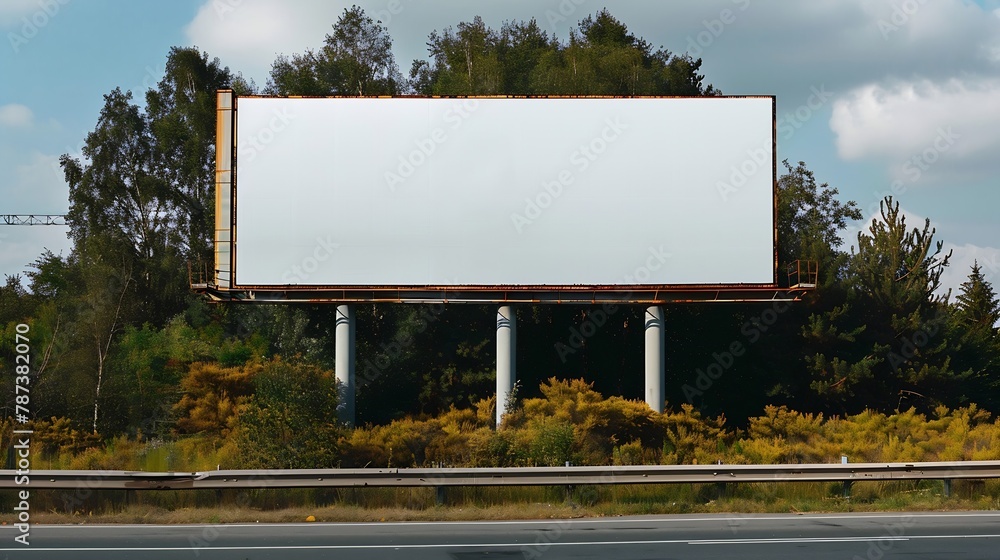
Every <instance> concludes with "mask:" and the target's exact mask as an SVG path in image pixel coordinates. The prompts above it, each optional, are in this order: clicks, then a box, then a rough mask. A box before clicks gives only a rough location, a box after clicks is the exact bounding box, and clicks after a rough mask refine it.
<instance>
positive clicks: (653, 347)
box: [645, 305, 667, 412]
mask: <svg viewBox="0 0 1000 560" xmlns="http://www.w3.org/2000/svg"><path fill="white" fill-rule="evenodd" d="M645 320H646V404H648V405H649V408H652V409H653V410H654V411H656V412H663V402H664V399H665V393H664V387H663V386H664V380H665V378H666V360H665V356H664V355H665V354H666V346H667V342H666V337H665V336H664V328H663V325H664V321H663V307H661V306H659V305H654V306H651V307H648V308H646V319H645Z"/></svg>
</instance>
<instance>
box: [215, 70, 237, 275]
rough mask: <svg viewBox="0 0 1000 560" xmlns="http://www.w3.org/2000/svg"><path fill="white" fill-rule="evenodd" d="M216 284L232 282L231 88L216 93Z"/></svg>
mask: <svg viewBox="0 0 1000 560" xmlns="http://www.w3.org/2000/svg"><path fill="white" fill-rule="evenodd" d="M215 103H216V105H215V108H216V117H215V236H214V239H213V241H214V245H215V274H214V276H215V285H216V286H219V287H220V288H229V287H231V286H232V260H231V259H232V241H233V239H232V216H231V209H232V190H233V165H232V164H233V92H232V90H223V91H219V92H217V93H216V102H215Z"/></svg>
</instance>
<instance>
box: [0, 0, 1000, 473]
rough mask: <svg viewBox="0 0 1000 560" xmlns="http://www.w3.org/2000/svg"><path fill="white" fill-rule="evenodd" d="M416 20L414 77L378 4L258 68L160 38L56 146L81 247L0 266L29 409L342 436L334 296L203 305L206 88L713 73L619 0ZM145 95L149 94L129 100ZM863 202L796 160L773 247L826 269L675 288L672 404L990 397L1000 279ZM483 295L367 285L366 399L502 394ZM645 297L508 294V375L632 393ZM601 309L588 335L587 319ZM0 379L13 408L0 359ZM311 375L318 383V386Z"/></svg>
mask: <svg viewBox="0 0 1000 560" xmlns="http://www.w3.org/2000/svg"><path fill="white" fill-rule="evenodd" d="M427 45H428V55H429V56H428V58H427V59H424V60H415V61H413V63H412V65H411V66H410V69H409V72H408V75H407V76H406V77H404V76H403V75H402V73H401V71H400V69H399V67H398V65H397V63H396V61H395V59H394V57H393V54H392V50H391V47H392V40H391V37H390V36H389V34H388V32H387V30H386V29H385V27H384V26H382V25H381V24H380V23H379V22H377V21H375V20H373V19H372V18H371V17H370V16H368V15H366V14H365V12H364V11H363V10H362V9H360V8H358V7H352V8H350V9H347V10H345V11H344V12H343V14H342V15H341V16H340V17H339V19H338V20H337V21H336V22H335V23H334V24H333V25H332V28H331V32H330V33H329V34H328V35H327V36H326V37H325V40H324V41H323V42H322V43H321V44H319V45H318V46H317V48H316V49H314V50H307V51H305V52H303V53H296V54H290V55H282V56H278V57H277V58H276V59H275V61H274V63H273V65H272V69H271V72H270V75H269V77H268V79H267V83H266V84H265V85H264V86H263V87H258V86H257V85H256V84H255V83H254V82H253V81H251V80H247V79H245V78H243V76H242V75H241V74H239V73H236V72H233V71H231V70H230V69H229V68H228V67H226V66H224V65H223V64H222V62H221V61H219V60H218V59H215V58H211V57H210V56H209V55H208V54H207V53H205V52H202V51H200V50H198V49H197V48H187V47H174V48H172V49H171V50H170V52H169V53H168V55H167V64H166V71H165V74H164V77H163V79H162V80H161V81H160V82H159V83H158V84H157V85H156V86H155V87H153V88H150V89H149V90H148V91H145V92H130V91H121V90H120V89H115V90H113V91H111V92H109V93H108V94H107V95H105V96H104V101H105V102H104V106H103V108H102V109H101V111H100V114H99V115H98V117H97V122H96V124H95V127H94V130H93V131H92V132H90V133H88V134H87V137H86V139H85V143H84V148H83V150H82V154H83V158H73V157H71V156H69V155H64V156H63V157H62V158H61V160H60V162H61V165H62V169H63V171H64V174H65V179H66V183H67V185H68V191H69V200H70V209H69V215H68V223H69V224H70V232H69V235H70V238H71V239H72V242H73V248H72V250H71V251H70V253H69V254H68V255H55V254H53V253H51V252H48V251H46V252H44V253H43V254H41V255H40V256H39V257H38V258H37V259H36V260H35V261H34V262H33V263H32V264H31V269H30V271H29V272H28V273H27V274H26V276H25V277H21V276H12V277H8V278H7V279H6V283H5V285H4V286H2V287H0V327H2V328H3V329H4V331H3V333H2V340H0V353H2V354H3V361H2V363H3V364H4V365H3V367H4V371H5V372H7V364H11V363H12V361H13V360H12V356H13V352H14V349H13V341H14V336H13V332H14V328H15V326H16V325H17V324H18V323H23V322H27V323H29V324H30V325H31V328H32V336H33V342H32V344H33V351H34V352H35V355H34V356H33V376H34V377H33V387H32V400H33V403H34V410H35V412H36V415H37V416H38V417H39V418H40V419H44V420H45V421H46V422H50V423H53V424H55V425H58V426H60V428H59V430H60V433H65V434H68V435H66V436H65V437H66V438H68V441H70V442H72V441H77V440H79V441H82V442H87V441H91V440H92V439H93V434H99V435H100V437H103V438H111V437H114V436H122V435H125V436H128V437H135V438H140V439H147V438H174V437H178V436H180V435H184V434H194V433H202V432H205V431H210V432H212V433H217V434H219V435H220V437H229V436H230V435H232V436H233V437H234V438H237V439H238V440H239V441H242V442H243V444H244V445H251V446H258V447H260V446H267V445H271V446H272V447H273V446H274V443H275V442H284V443H287V444H288V445H289V446H292V448H294V449H311V450H313V451H312V452H315V453H317V454H319V455H317V456H322V453H324V450H329V449H330V448H332V447H331V446H335V445H336V442H335V441H334V439H335V437H334V435H333V434H334V432H332V431H330V430H332V427H330V424H329V423H330V422H332V421H333V420H332V416H331V415H333V413H332V411H333V408H331V407H334V406H335V405H336V402H335V401H336V394H335V393H336V392H335V391H334V390H332V389H331V383H332V382H331V381H330V379H331V377H330V372H331V371H332V369H333V366H334V359H333V345H334V338H335V337H334V332H333V329H334V317H333V308H332V306H310V305H295V306H267V305H255V306H233V307H230V306H224V305H222V306H211V305H208V304H206V303H205V302H203V301H201V300H199V299H198V298H197V297H195V296H194V295H192V294H191V292H190V291H189V282H188V281H189V276H188V270H189V269H188V265H189V263H194V264H193V266H194V268H195V269H199V268H201V267H203V266H204V263H209V262H211V259H212V233H213V227H214V193H213V185H214V134H215V91H216V90H218V89H222V88H232V89H234V90H235V91H236V93H237V94H253V93H265V94H276V95H395V94H404V93H415V94H421V95H491V94H511V95H528V94H532V95H545V94H566V95H572V94H580V95H717V94H719V93H720V92H719V91H718V90H717V89H716V88H714V87H713V86H712V85H710V84H705V83H704V76H703V75H702V74H700V73H699V72H700V71H701V67H702V60H701V59H694V58H692V57H691V56H689V55H687V54H677V53H671V52H669V51H666V50H664V49H663V48H654V47H653V46H652V44H650V43H649V42H647V41H646V40H645V39H643V38H640V37H636V36H635V35H634V34H632V33H631V32H629V30H628V28H627V26H626V25H625V24H624V23H623V22H621V21H619V20H618V19H616V18H615V17H614V16H613V15H612V14H611V13H610V12H609V11H607V10H602V11H600V12H598V13H596V14H594V15H591V16H587V17H585V18H584V19H583V20H582V21H580V22H579V25H578V26H577V28H576V29H574V30H573V31H572V32H571V34H570V36H569V39H568V40H565V41H563V40H559V39H558V38H556V37H555V36H553V35H549V34H547V33H546V32H544V31H542V30H541V29H540V28H539V26H538V24H537V22H535V21H534V20H530V21H514V22H504V23H503V24H502V26H501V27H500V28H499V29H493V28H491V27H489V26H487V25H486V24H485V23H484V22H483V20H482V19H480V18H478V17H477V18H474V19H473V20H472V21H470V22H460V23H458V24H457V25H456V26H454V27H446V28H444V29H442V30H440V31H434V32H432V33H430V35H429V36H428V42H427ZM135 95H143V96H144V101H145V103H144V104H143V105H142V106H140V104H139V103H138V102H137V100H136V99H135V97H134V96H135ZM861 218H862V214H861V211H860V209H859V207H858V205H857V204H856V203H855V202H853V201H842V200H840V198H839V192H838V190H837V189H836V188H834V187H831V186H830V185H828V184H826V183H823V182H820V181H818V180H817V179H816V178H815V177H814V175H813V173H812V171H810V170H809V169H808V167H807V166H806V164H805V163H803V162H792V163H790V162H784V164H783V168H782V170H781V175H780V177H779V180H778V221H777V227H778V234H779V237H778V239H779V246H778V253H779V254H778V261H779V263H778V264H779V270H780V271H782V273H783V271H784V270H786V267H788V266H789V265H791V264H792V263H793V262H795V261H797V260H805V261H814V262H816V263H818V271H819V277H818V285H817V288H816V290H815V291H814V292H812V293H811V294H809V296H808V297H806V298H805V300H804V301H803V302H801V303H797V304H794V305H790V306H787V307H780V308H775V307H772V306H769V305H764V306H762V305H759V304H707V305H697V304H688V305H678V306H671V307H669V308H668V310H667V319H666V320H667V333H668V334H667V348H668V352H667V355H668V358H667V360H668V364H667V372H668V373H667V385H666V387H667V401H668V406H669V407H673V408H674V409H677V408H679V407H680V406H681V405H690V406H692V407H693V408H694V409H695V410H697V411H700V413H702V414H703V415H705V416H712V417H714V416H718V415H720V414H725V415H726V417H728V418H729V419H730V422H732V423H734V424H735V425H737V426H740V425H742V424H744V423H746V421H747V419H748V418H751V417H754V416H757V415H759V414H760V413H761V411H762V410H764V408H765V407H766V406H768V405H773V406H782V405H784V406H788V407H790V408H793V409H795V410H797V411H801V412H804V413H826V414H828V415H830V414H833V415H847V414H857V413H860V412H862V411H864V410H872V411H876V412H880V413H891V412H893V411H897V410H908V409H910V408H915V409H916V410H918V411H920V412H921V413H929V412H932V411H934V410H935V409H936V408H937V407H939V406H942V405H943V406H948V407H951V408H958V407H963V406H969V405H970V404H971V403H976V404H978V405H979V406H980V407H981V408H983V409H986V410H994V411H996V410H1000V391H998V389H1000V387H998V383H1000V378H998V368H1000V336H998V333H997V329H996V326H995V325H996V324H997V322H998V319H1000V303H998V300H997V296H996V293H995V291H994V290H993V287H992V285H991V284H990V282H989V281H988V280H987V272H984V270H983V269H982V268H981V267H979V266H978V264H977V266H975V267H973V269H972V270H970V271H969V276H968V279H967V281H966V282H965V283H964V284H963V285H962V286H961V288H960V290H959V293H957V294H954V297H949V296H948V295H942V294H941V293H940V282H941V274H942V272H943V270H944V269H945V267H947V266H949V257H950V255H948V254H945V253H943V251H942V242H941V241H940V240H935V235H936V232H935V230H934V228H933V227H932V226H931V223H930V221H929V220H928V221H927V222H926V223H924V224H918V225H917V226H916V227H914V226H913V224H908V223H907V222H906V219H905V217H904V216H903V215H902V213H901V212H900V210H899V204H898V201H894V200H892V199H891V198H887V199H886V200H884V201H883V203H882V206H881V213H880V215H879V216H876V217H875V219H874V220H873V221H872V223H871V225H870V227H868V228H867V229H866V230H865V231H862V232H861V233H860V234H859V235H858V237H857V239H856V240H846V241H845V240H843V239H842V238H841V235H842V232H843V231H844V229H845V227H847V226H848V225H849V224H850V223H851V222H853V221H855V220H859V219H861ZM780 279H782V281H783V280H784V277H783V274H782V275H781V276H780ZM494 313H495V309H493V308H492V307H489V306H476V305H453V306H446V307H442V308H435V309H433V310H428V309H427V308H421V307H420V306H403V305H359V306H357V317H358V319H357V321H358V323H357V324H358V327H357V335H358V336H357V338H358V351H357V355H358V372H359V385H360V386H359V389H358V408H357V410H358V420H359V422H360V423H362V424H365V423H371V424H374V425H380V424H387V423H388V422H390V421H392V420H394V419H399V418H402V417H406V416H412V417H431V416H435V415H440V414H443V413H445V412H447V411H448V410H450V409H451V408H452V407H457V408H459V409H464V408H470V407H473V406H474V404H475V403H478V402H482V401H483V400H484V399H486V398H488V397H489V396H490V395H492V393H493V392H494V355H493V344H494ZM641 313H642V310H641V309H639V308H632V307H630V306H621V308H620V309H617V310H615V312H614V313H608V312H607V310H602V309H601V308H599V307H588V306H522V307H520V308H519V309H518V315H519V316H518V320H519V331H520V333H521V336H520V337H519V341H518V346H519V348H518V360H519V363H518V375H519V378H520V389H519V391H520V392H521V396H522V397H525V398H528V397H533V396H538V394H539V391H540V387H541V386H542V384H543V382H544V381H545V380H547V379H549V378H551V377H557V378H561V379H569V378H583V379H586V380H588V381H591V382H593V384H594V388H595V390H597V391H600V392H601V393H603V394H612V395H621V396H624V397H626V398H639V397H641V395H642V383H643V377H642V375H641V372H642V367H643V366H642V340H643V328H642V314H641ZM601 314H603V315H601ZM598 319H600V321H599V322H600V326H599V327H598V328H595V333H594V335H593V336H589V337H582V336H580V335H579V328H580V326H581V325H583V324H585V323H587V322H588V321H589V322H590V323H591V324H594V325H596V324H597V322H598ZM574 333H575V334H574ZM734 344H738V345H739V346H738V348H739V349H740V350H739V351H738V352H736V351H734V350H735V349H736V348H737V347H736V346H734ZM8 373H9V372H8ZM2 384H3V387H2V388H0V390H2V391H3V395H4V402H5V412H6V414H4V416H10V415H11V414H12V411H13V395H14V392H13V387H12V375H4V376H3V377H2ZM309 387H314V388H322V390H318V391H315V392H314V393H313V394H310V395H308V398H306V397H304V396H303V395H302V393H303V391H306V388H309ZM295 415H301V417H299V416H295ZM317 419H318V421H317ZM317 422H318V423H317ZM313 425H316V426H319V427H317V428H315V429H311V428H308V426H313ZM323 426H327V428H329V429H327V428H324V427H323ZM293 427H294V429H295V430H300V431H301V433H302V434H305V435H304V436H302V438H304V439H296V437H299V436H295V434H294V433H292V432H293V430H292V428H293ZM310 430H312V431H310ZM316 430H318V431H316ZM74 433H75V434H76V435H75V436H74V435H72V434H74ZM88 434H89V435H88ZM74 438H76V439H74ZM88 438H90V439H88ZM68 445H72V443H70V444H68ZM279 447H281V446H279ZM272 452H273V453H280V450H279V449H277V448H275V449H272Z"/></svg>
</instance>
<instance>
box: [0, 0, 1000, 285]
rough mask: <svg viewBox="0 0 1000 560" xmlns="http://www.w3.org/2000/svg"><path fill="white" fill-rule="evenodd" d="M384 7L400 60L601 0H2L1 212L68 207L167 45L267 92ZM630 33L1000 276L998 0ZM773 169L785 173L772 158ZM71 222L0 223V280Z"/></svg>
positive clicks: (55, 240) (958, 263)
mask: <svg viewBox="0 0 1000 560" xmlns="http://www.w3.org/2000/svg"><path fill="white" fill-rule="evenodd" d="M351 4H357V5H359V6H361V7H362V8H364V9H365V11H366V12H367V13H368V14H370V15H372V16H374V17H377V18H378V19H380V20H381V21H382V22H383V23H384V24H385V25H386V27H387V28H388V29H389V33H390V35H391V36H392V38H393V41H394V45H393V50H394V52H395V55H396V60H397V62H398V64H399V67H400V68H401V69H402V70H403V72H404V73H405V72H406V71H407V70H408V69H409V67H410V63H411V62H412V60H414V59H418V58H419V59H426V58H427V57H428V55H427V49H426V41H427V36H428V34H430V33H431V32H432V31H434V30H441V29H443V28H445V27H448V26H456V25H457V24H458V23H460V22H462V21H469V20H471V19H472V18H473V17H474V16H476V15H480V16H482V17H483V19H484V20H485V21H486V23H487V24H488V25H490V26H492V27H499V26H500V25H501V23H502V22H503V21H505V20H528V19H531V18H535V19H536V20H537V21H538V23H539V25H540V26H541V27H542V28H543V29H545V30H547V31H549V32H551V33H554V34H555V35H556V36H557V37H559V38H562V39H566V38H567V37H568V35H569V30H570V29H571V28H573V27H575V26H576V25H577V23H578V22H579V20H581V19H583V18H584V17H586V16H587V15H589V14H593V13H596V12H597V11H599V10H600V9H602V8H603V7H604V6H605V5H606V2H597V1H594V0H477V1H472V0H439V1H434V2H431V1H424V0H353V1H352V2H337V1H329V0H286V1H277V0H172V1H171V2H162V1H152V0H134V1H125V0H2V1H0V35H2V42H0V76H3V78H2V79H0V214H28V213H37V214H61V213H65V212H66V211H67V192H68V191H67V187H66V184H65V181H64V180H63V177H62V172H61V170H60V169H59V166H58V158H59V156H60V155H61V154H66V153H68V154H70V155H74V156H79V152H80V147H81V145H82V142H83V140H84V137H85V135H86V133H87V132H88V131H90V130H93V128H94V126H95V124H96V120H97V117H98V114H99V111H100V108H101V106H102V105H103V97H102V96H103V95H105V94H107V93H108V92H110V91H112V90H113V89H114V88H116V87H121V88H122V89H123V90H131V91H132V92H133V94H135V95H136V97H138V98H139V99H141V98H142V96H143V93H144V92H145V90H146V89H147V88H149V87H151V86H153V85H155V83H156V82H157V81H158V80H159V79H160V78H161V77H162V73H163V67H164V64H165V60H166V55H167V53H168V51H169V49H170V47H171V46H191V45H194V46H198V47H199V48H201V49H203V50H204V51H206V52H208V54H209V55H210V56H212V57H218V58H219V59H220V60H221V61H222V63H223V64H224V65H226V66H228V67H229V68H230V69H231V70H233V71H234V72H240V73H242V74H243V75H244V76H245V77H247V78H252V79H253V80H254V81H255V82H256V83H257V84H258V85H259V86H263V85H264V84H265V83H266V81H267V75H268V70H269V69H270V65H271V63H272V62H273V60H274V58H275V57H276V56H277V55H278V54H293V53H301V52H303V51H304V50H306V49H308V48H319V47H320V46H321V45H322V44H323V40H324V37H325V34H326V33H328V32H329V31H330V28H331V25H332V24H333V23H334V22H335V21H336V20H337V17H338V16H339V15H340V14H341V13H343V11H344V9H345V8H347V7H350V5H351ZM608 7H609V8H610V11H611V13H612V14H613V15H614V16H615V17H617V18H618V19H620V20H621V21H622V22H623V23H625V24H626V25H627V26H628V28H629V30H630V31H631V32H632V33H634V34H635V35H637V36H639V37H642V38H644V39H645V40H646V41H648V42H649V43H651V44H652V45H654V46H656V47H663V48H665V49H667V50H669V51H671V52H674V53H683V52H688V53H690V54H691V55H692V56H694V57H695V58H702V59H703V61H704V65H703V67H702V70H703V73H704V74H705V82H706V83H711V84H713V85H714V86H715V87H717V88H719V89H721V90H722V91H723V93H726V94H732V95H743V94H747V95H750V94H766V95H775V96H776V97H777V117H778V133H777V148H778V159H779V161H780V160H783V159H788V160H789V161H791V162H797V161H804V162H805V163H806V165H807V166H808V167H809V169H811V170H812V171H814V172H815V175H816V178H817V180H818V181H819V182H825V183H829V184H830V185H831V186H833V187H836V188H838V189H839V190H840V199H841V200H845V201H846V200H854V201H856V202H857V203H858V205H859V206H860V207H861V208H862V210H863V211H864V213H865V219H864V220H862V221H860V222H856V223H853V224H851V225H850V227H849V228H848V230H847V231H845V232H844V239H845V248H846V247H849V246H851V245H856V243H857V241H856V236H857V233H858V231H861V230H863V229H864V228H865V227H866V222H867V221H869V220H870V219H871V218H872V217H873V216H874V215H876V214H877V213H878V202H879V201H880V200H881V199H882V198H883V197H884V196H885V195H887V194H892V195H894V197H895V198H896V200H898V201H899V202H900V204H901V207H902V208H903V210H904V211H905V213H906V214H907V216H908V223H909V224H911V225H922V224H923V220H924V219H926V218H930V219H931V224H932V226H933V227H935V228H936V230H937V232H936V236H935V239H937V240H942V241H943V242H944V247H945V251H953V256H952V266H950V267H949V269H948V270H947V271H946V273H945V276H944V284H945V287H946V288H954V289H957V287H958V285H959V284H960V283H961V282H962V281H964V280H965V278H966V277H967V276H968V273H969V269H970V267H971V265H972V263H973V261H974V260H978V261H979V263H980V264H981V265H982V267H983V272H984V273H985V274H986V276H987V279H988V280H990V281H991V282H993V284H994V285H995V286H996V285H997V284H998V283H1000V220H998V219H997V216H996V213H997V211H998V209H1000V157H997V154H1000V0H981V1H975V2H974V1H971V0H891V1H890V0H809V1H803V2H788V1H787V0H684V1H665V0H616V1H615V2H614V3H613V4H610V5H609V6H608ZM779 172H780V169H779ZM45 249H49V250H52V251H53V252H55V253H57V254H59V253H62V254H64V255H65V254H67V253H68V251H69V249H70V243H69V241H68V240H67V239H66V228H64V227H58V226H31V227H27V226H25V227H14V226H3V225H0V274H3V275H13V274H23V273H24V271H25V270H28V268H29V267H28V265H29V263H31V262H32V261H34V260H35V259H36V258H37V257H38V256H39V254H41V252H42V251H43V250H45Z"/></svg>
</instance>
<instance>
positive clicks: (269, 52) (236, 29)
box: [184, 0, 343, 85]
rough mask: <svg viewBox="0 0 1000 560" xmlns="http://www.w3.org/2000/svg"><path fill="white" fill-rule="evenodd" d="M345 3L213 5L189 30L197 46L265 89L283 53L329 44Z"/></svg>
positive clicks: (305, 0)
mask: <svg viewBox="0 0 1000 560" xmlns="http://www.w3.org/2000/svg"><path fill="white" fill-rule="evenodd" d="M342 11H343V4H342V3H339V2H329V1H323V0H301V1H298V2H283V3H278V2H273V1H269V0H208V1H207V2H205V3H204V4H203V5H202V7H201V8H200V9H199V10H198V13H197V15H195V17H194V19H193V20H192V21H191V23H189V24H188V25H187V27H186V28H185V30H184V31H185V33H186V34H187V37H188V39H189V40H190V41H191V44H193V45H197V46H198V47H199V48H201V49H203V50H205V51H206V52H208V53H209V54H210V55H211V56H218V57H219V58H220V59H221V60H222V61H223V63H224V64H226V65H228V66H229V67H230V69H232V70H233V71H238V72H243V73H244V75H246V76H247V77H252V78H254V79H255V80H256V81H257V82H258V83H259V84H261V85H263V83H264V82H265V81H266V79H267V75H268V73H269V71H270V69H271V63H272V62H274V59H275V58H276V57H277V55H278V54H292V53H302V52H304V51H305V50H306V49H308V48H317V47H318V46H320V45H322V44H323V40H324V38H325V37H326V34H327V33H329V32H330V31H331V26H332V25H333V23H334V22H336V21H337V18H338V17H339V16H340V14H341V13H342Z"/></svg>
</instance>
